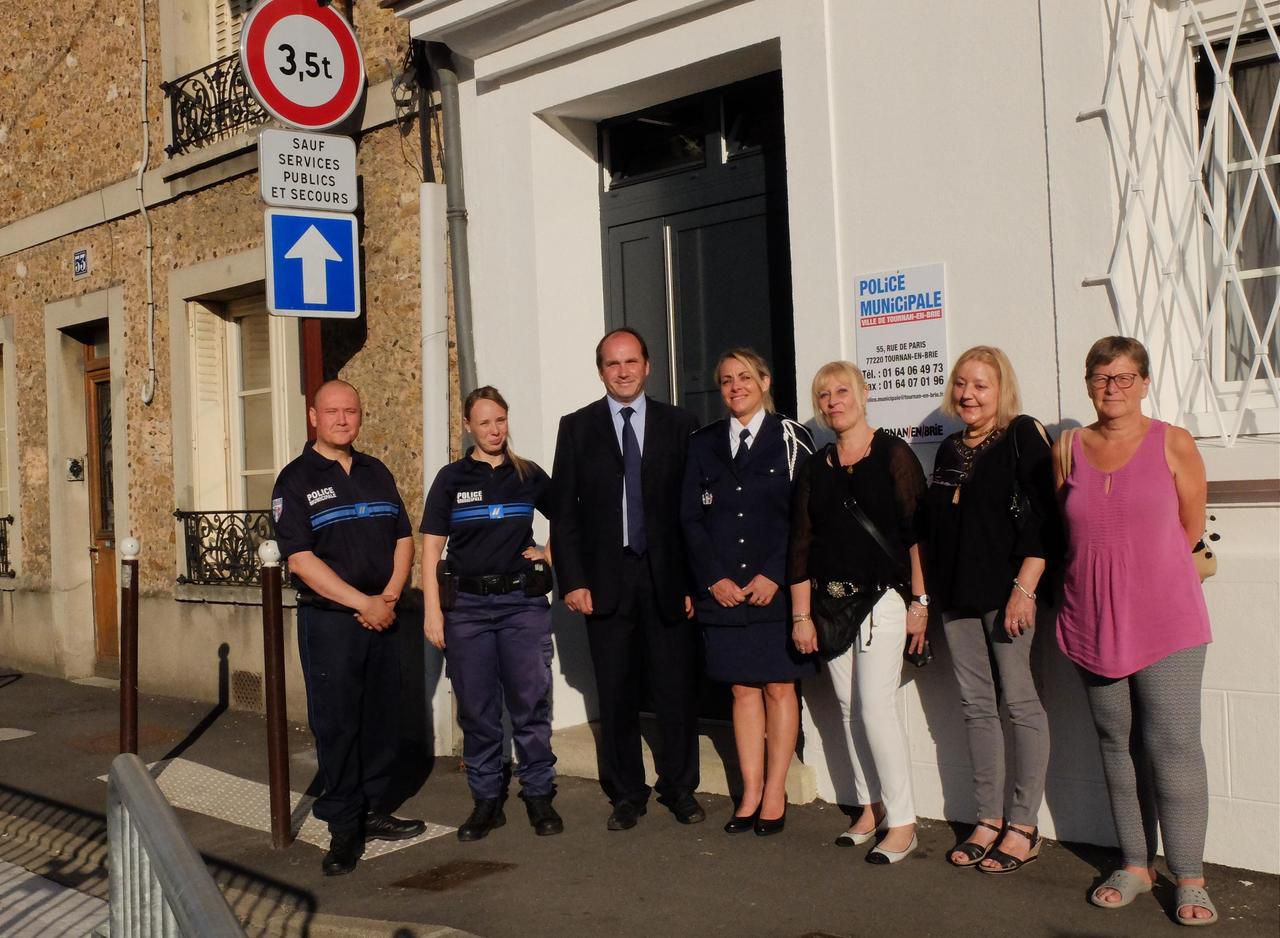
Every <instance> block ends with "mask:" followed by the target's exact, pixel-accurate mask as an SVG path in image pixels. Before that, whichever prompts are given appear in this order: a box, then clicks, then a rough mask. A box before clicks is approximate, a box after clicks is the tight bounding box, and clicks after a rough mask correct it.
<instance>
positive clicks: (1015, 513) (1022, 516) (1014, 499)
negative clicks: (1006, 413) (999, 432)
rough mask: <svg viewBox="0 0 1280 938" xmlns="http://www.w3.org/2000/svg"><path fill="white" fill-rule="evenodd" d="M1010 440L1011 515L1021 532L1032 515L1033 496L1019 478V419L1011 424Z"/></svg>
mask: <svg viewBox="0 0 1280 938" xmlns="http://www.w3.org/2000/svg"><path fill="white" fill-rule="evenodd" d="M1019 419H1020V418H1019ZM1009 442H1010V443H1012V444H1013V489H1012V491H1010V493H1009V517H1010V518H1012V519H1013V526H1014V528H1015V529H1016V530H1018V531H1019V532H1021V531H1022V529H1023V528H1024V527H1025V526H1026V524H1027V519H1028V518H1029V517H1030V516H1031V496H1029V495H1028V494H1027V493H1026V492H1024V491H1023V490H1022V483H1021V482H1020V481H1019V480H1018V467H1019V466H1020V465H1022V454H1021V453H1020V452H1019V451H1018V420H1017V419H1015V420H1014V421H1013V423H1011V424H1009Z"/></svg>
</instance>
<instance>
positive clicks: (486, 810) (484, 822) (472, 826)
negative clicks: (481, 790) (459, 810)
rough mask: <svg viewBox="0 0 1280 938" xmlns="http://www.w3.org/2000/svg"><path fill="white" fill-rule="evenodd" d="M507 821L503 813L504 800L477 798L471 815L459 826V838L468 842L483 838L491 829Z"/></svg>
mask: <svg viewBox="0 0 1280 938" xmlns="http://www.w3.org/2000/svg"><path fill="white" fill-rule="evenodd" d="M506 823H507V816H506V815H505V814H503V813H502V801H501V800H500V799H498V798H477V799H476V806H475V807H474V808H473V809H472V810H471V816H470V817H469V818H467V819H466V820H465V821H463V822H462V826H461V827H459V828H458V839H459V840H461V841H463V842H467V841H472V840H483V839H484V838H485V837H487V836H489V831H491V830H493V829H494V828H495V827H501V826H502V825H503V824H506Z"/></svg>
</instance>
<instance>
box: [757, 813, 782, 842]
mask: <svg viewBox="0 0 1280 938" xmlns="http://www.w3.org/2000/svg"><path fill="white" fill-rule="evenodd" d="M757 814H759V812H757ZM786 826H787V811H786V809H785V808H783V810H782V816H781V817H776V818H771V819H769V820H766V819H764V818H762V817H757V818H756V825H755V829H756V836H757V837H768V836H769V835H770V834H780V833H782V829H783V828H784V827H786Z"/></svg>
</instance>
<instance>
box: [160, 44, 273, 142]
mask: <svg viewBox="0 0 1280 938" xmlns="http://www.w3.org/2000/svg"><path fill="white" fill-rule="evenodd" d="M160 87H161V88H162V89H163V90H164V94H165V97H166V98H168V99H169V116H170V118H171V121H170V123H171V124H172V126H173V142H172V143H170V144H169V145H168V146H167V147H165V148H164V149H165V152H166V153H168V154H169V155H170V156H177V155H179V154H181V153H186V152H188V151H190V150H193V149H195V148H196V147H202V146H206V145H207V144H209V143H212V142H213V141H214V140H221V139H223V138H224V137H229V136H231V135H232V134H233V133H235V132H236V131H237V130H241V129H243V128H245V127H253V126H256V125H258V124H261V123H262V122H264V121H265V120H266V119H267V112H266V111H264V110H263V109H262V105H260V104H259V103H258V102H257V101H256V100H255V99H254V97H253V95H252V94H251V93H250V92H249V85H248V83H247V82H246V81H245V79H244V73H243V72H242V71H240V56H239V55H238V54H232V55H228V56H226V57H224V58H221V59H218V60H217V61H216V62H212V63H210V64H209V65H206V66H205V67H204V68H200V69H196V70H195V71H194V72H191V73H189V74H186V75H183V76H181V77H180V78H175V79H174V80H173V81H166V82H163V83H162V84H161V85H160Z"/></svg>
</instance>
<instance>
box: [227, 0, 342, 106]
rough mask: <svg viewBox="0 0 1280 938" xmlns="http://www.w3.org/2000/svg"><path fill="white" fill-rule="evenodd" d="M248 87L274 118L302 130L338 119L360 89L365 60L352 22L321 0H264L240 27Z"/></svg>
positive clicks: (242, 64)
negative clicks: (323, 3)
mask: <svg viewBox="0 0 1280 938" xmlns="http://www.w3.org/2000/svg"><path fill="white" fill-rule="evenodd" d="M240 66H241V68H242V69H243V70H244V76H245V79H246V81H248V83H249V90H250V91H252V92H253V96H254V97H255V98H257V99H258V101H259V102H260V103H261V104H262V106H263V107H264V108H266V109H267V113H269V114H270V115H271V116H272V117H275V118H276V119H278V120H280V121H283V122H284V123H286V124H288V125H290V126H291V127H297V128H298V129H300V130H327V129H329V128H330V127H333V126H335V125H337V124H340V123H342V121H344V120H346V118H347V117H348V116H350V114H351V112H352V111H354V110H355V108H356V105H357V104H359V103H360V98H361V96H362V95H363V94H364V59H363V58H362V57H361V55H360V44H359V43H358V42H356V34H355V32H354V31H353V30H352V28H351V24H350V23H348V22H347V21H346V19H345V18H344V17H343V16H342V15H341V14H339V13H338V12H337V11H336V10H334V8H333V6H331V5H322V4H321V3H320V2H319V0H263V2H261V3H259V4H258V5H257V6H256V7H254V8H253V11H252V12H250V14H249V15H248V17H246V19H245V21H244V26H243V28H242V29H241V32H240Z"/></svg>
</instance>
